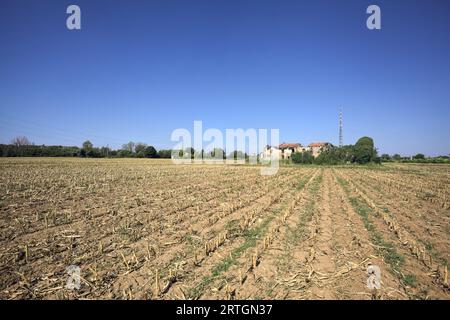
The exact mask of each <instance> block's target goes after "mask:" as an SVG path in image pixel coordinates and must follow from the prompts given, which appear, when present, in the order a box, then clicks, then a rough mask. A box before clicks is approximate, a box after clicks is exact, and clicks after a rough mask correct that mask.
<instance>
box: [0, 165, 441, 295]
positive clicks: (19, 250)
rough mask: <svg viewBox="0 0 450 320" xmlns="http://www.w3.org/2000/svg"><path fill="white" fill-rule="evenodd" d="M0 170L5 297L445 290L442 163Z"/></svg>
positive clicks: (0, 277)
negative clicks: (374, 271)
mask: <svg viewBox="0 0 450 320" xmlns="http://www.w3.org/2000/svg"><path fill="white" fill-rule="evenodd" d="M0 172H1V175H0V210H1V218H0V298H1V299H83V298H88V299H449V298H450V291H449V286H448V267H447V266H448V263H449V261H450V188H449V185H450V166H446V165H400V164H398V165H383V166H373V167H363V166H361V167H357V166H354V167H320V166H301V167H300V166H286V167H281V168H280V170H279V172H278V174H276V175H273V176H261V175H260V171H259V168H258V167H254V166H226V165H173V164H172V163H171V162H170V161H167V160H149V159H127V160H126V159H76V158H73V159H45V158H42V159H31V158H20V159H12V158H6V159H0ZM371 267H377V268H379V270H380V272H381V275H380V280H381V282H380V283H379V288H378V289H373V288H369V286H368V283H367V282H368V278H369V277H370V274H368V268H369V269H370V268H371ZM74 268H78V269H76V270H78V271H79V273H78V274H77V275H78V278H77V279H76V280H79V281H80V283H79V287H77V288H73V287H70V285H69V284H71V282H70V281H71V279H72V280H73V270H74Z"/></svg>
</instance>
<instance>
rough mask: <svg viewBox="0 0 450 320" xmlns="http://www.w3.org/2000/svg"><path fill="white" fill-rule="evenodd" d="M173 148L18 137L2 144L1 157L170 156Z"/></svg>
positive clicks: (130, 143) (132, 143) (0, 145)
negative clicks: (55, 143)
mask: <svg viewBox="0 0 450 320" xmlns="http://www.w3.org/2000/svg"><path fill="white" fill-rule="evenodd" d="M171 155H172V151H171V150H159V151H158V150H156V148H155V147H153V146H151V145H147V144H145V143H142V142H136V143H135V142H128V143H126V144H124V145H122V148H121V149H118V150H114V149H112V148H110V147H108V146H106V147H105V146H102V147H94V145H93V144H92V142H90V141H89V140H88V141H85V142H83V144H82V146H81V147H78V146H46V145H35V144H33V143H30V141H29V140H28V139H27V138H26V137H16V138H14V139H13V140H12V141H11V143H10V144H0V156H1V157H82V158H170V157H171Z"/></svg>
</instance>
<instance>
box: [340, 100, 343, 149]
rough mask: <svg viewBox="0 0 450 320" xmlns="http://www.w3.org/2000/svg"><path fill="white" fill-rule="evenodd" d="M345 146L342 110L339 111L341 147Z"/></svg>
mask: <svg viewBox="0 0 450 320" xmlns="http://www.w3.org/2000/svg"><path fill="white" fill-rule="evenodd" d="M342 146H344V135H343V132H342V108H341V109H340V110H339V147H342Z"/></svg>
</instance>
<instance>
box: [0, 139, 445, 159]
mask: <svg viewBox="0 0 450 320" xmlns="http://www.w3.org/2000/svg"><path fill="white" fill-rule="evenodd" d="M200 153H201V156H202V157H206V156H209V157H214V158H223V159H225V158H228V159H248V155H247V154H246V153H243V152H241V151H232V152H230V153H229V154H226V152H225V151H224V150H222V149H214V150H213V151H212V152H208V153H206V152H205V151H204V150H201V151H197V150H194V149H193V148H186V149H185V150H180V151H179V152H178V154H179V156H183V155H184V156H186V154H190V155H191V157H192V158H194V157H195V156H198V155H199V154H200ZM171 155H172V150H156V148H155V147H153V146H151V145H147V144H145V143H141V142H128V143H126V144H124V145H122V148H120V149H118V150H114V149H111V148H109V147H108V146H106V147H104V146H103V147H94V145H93V144H92V143H91V142H90V141H85V142H84V143H83V145H82V146H81V147H78V146H45V145H35V144H32V143H30V141H29V140H28V139H27V138H26V137H16V138H14V139H13V140H12V141H11V143H10V144H0V156H1V157H85V158H171ZM291 161H292V163H295V164H331V165H336V164H348V163H358V164H366V163H381V162H416V163H450V157H449V156H439V157H433V158H430V157H425V155H423V154H420V153H419V154H417V155H415V156H413V157H403V156H401V155H399V154H394V155H392V156H390V155H388V154H382V155H381V156H378V154H377V150H376V148H375V145H374V142H373V139H372V138H370V137H362V138H361V139H359V140H358V141H357V142H356V144H355V145H347V146H343V147H336V146H333V145H329V146H327V147H325V148H324V149H323V150H322V152H321V153H320V155H319V156H318V157H316V158H314V157H313V155H312V153H311V152H301V153H294V154H293V155H292V159H291Z"/></svg>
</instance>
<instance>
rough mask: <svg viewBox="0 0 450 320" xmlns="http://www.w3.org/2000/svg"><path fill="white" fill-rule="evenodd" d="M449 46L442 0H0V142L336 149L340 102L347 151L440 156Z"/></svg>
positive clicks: (449, 145)
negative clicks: (377, 10) (182, 141)
mask: <svg viewBox="0 0 450 320" xmlns="http://www.w3.org/2000/svg"><path fill="white" fill-rule="evenodd" d="M70 4H77V5H79V6H80V7H81V11H82V22H81V25H82V30H77V31H70V30H68V29H67V28H66V18H67V16H68V15H67V14H66V8H67V6H68V5H70ZM370 4H377V5H379V6H380V7H381V14H382V29H381V30H375V31H371V30H368V29H367V28H366V19H367V17H368V15H367V14H366V13H365V12H366V8H367V7H368V5H370ZM449 40H450V2H449V1H446V0H410V1H402V0H396V1H365V0H341V1H331V0H330V1H318V0H315V1H307V2H306V1H275V0H251V1H248V0H242V1H237V0H205V1H200V0H183V1H181V0H180V1H173V0H158V1H156V0H149V1H112V0H111V1H100V0H89V1H82V0H72V1H63V0H54V1H48V0H39V1H23V0H2V1H1V4H0V49H1V50H0V142H1V143H7V142H9V141H10V140H11V138H12V137H14V136H17V135H26V136H27V137H28V138H29V139H30V140H31V141H33V142H34V143H36V144H63V145H81V143H82V142H83V141H84V140H86V139H90V140H91V141H92V142H93V143H94V145H97V146H101V145H106V144H109V145H110V146H112V147H119V146H120V145H121V144H122V143H125V142H127V141H130V140H133V141H142V142H146V143H148V144H153V145H155V146H156V147H157V148H170V147H171V146H172V145H173V142H171V141H170V134H171V132H172V131H173V130H174V129H176V128H187V129H192V127H193V121H194V120H202V121H203V126H204V128H219V129H225V128H244V129H247V128H268V129H270V128H279V129H280V135H281V137H280V140H282V141H288V142H301V143H303V144H307V143H310V142H312V141H330V142H332V143H335V144H337V142H338V109H339V107H343V109H344V142H345V143H346V144H348V143H354V142H355V141H356V139H358V138H359V137H361V136H364V135H369V136H371V137H373V138H374V140H375V143H376V145H377V147H378V149H379V151H380V152H381V153H384V152H387V153H391V154H392V153H396V152H398V153H401V154H405V155H410V154H415V153H418V152H422V153H425V154H427V155H438V154H449V153H450V126H449V120H450V90H449V88H450V59H449V57H450V41H449Z"/></svg>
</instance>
